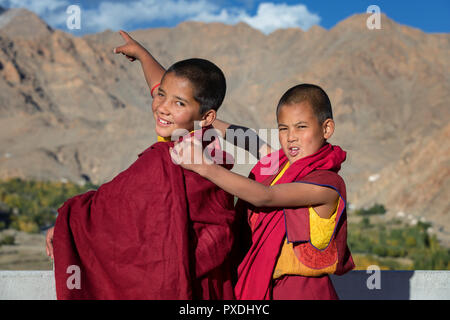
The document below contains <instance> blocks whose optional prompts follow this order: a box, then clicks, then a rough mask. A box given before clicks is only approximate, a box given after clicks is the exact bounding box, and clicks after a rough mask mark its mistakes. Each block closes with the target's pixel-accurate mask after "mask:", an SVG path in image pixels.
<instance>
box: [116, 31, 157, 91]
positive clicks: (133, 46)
mask: <svg viewBox="0 0 450 320" xmlns="http://www.w3.org/2000/svg"><path fill="white" fill-rule="evenodd" d="M119 33H120V35H121V36H122V38H123V40H125V44H124V45H122V46H119V47H117V48H114V53H116V54H117V53H121V54H123V55H125V56H126V57H127V58H128V60H130V61H131V62H133V61H135V60H139V61H140V62H141V66H142V70H143V71H144V76H145V80H146V81H147V84H148V87H149V88H150V89H153V88H154V87H155V86H156V85H158V84H159V83H161V79H162V77H163V75H164V72H165V71H166V70H165V69H164V68H163V66H161V65H160V64H159V62H158V61H157V60H156V59H155V58H154V57H153V56H152V55H151V54H150V52H148V51H147V49H145V48H144V47H143V46H142V45H141V44H140V43H139V42H137V41H136V40H134V39H133V38H132V37H131V36H130V35H129V34H128V33H126V32H125V31H123V30H120V31H119Z"/></svg>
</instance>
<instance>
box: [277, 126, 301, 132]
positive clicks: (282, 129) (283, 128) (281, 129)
mask: <svg viewBox="0 0 450 320" xmlns="http://www.w3.org/2000/svg"><path fill="white" fill-rule="evenodd" d="M296 128H297V129H305V128H308V127H307V126H304V125H299V126H297V127H296ZM278 130H280V131H285V130H287V128H285V127H282V128H278Z"/></svg>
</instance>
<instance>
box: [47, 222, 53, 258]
mask: <svg viewBox="0 0 450 320" xmlns="http://www.w3.org/2000/svg"><path fill="white" fill-rule="evenodd" d="M54 230H55V227H51V228H50V229H48V230H47V236H46V237H45V247H46V251H47V255H48V256H49V257H51V258H52V259H53V231H54Z"/></svg>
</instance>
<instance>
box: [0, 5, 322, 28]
mask: <svg viewBox="0 0 450 320" xmlns="http://www.w3.org/2000/svg"><path fill="white" fill-rule="evenodd" d="M70 4H71V3H70V1H68V0H39V1H36V0H0V6H4V7H8V8H11V7H12V8H17V7H23V8H27V9H29V10H31V11H34V12H35V13H37V14H38V15H40V16H41V17H42V18H43V19H44V20H46V21H47V23H49V24H50V25H51V26H53V27H56V28H63V29H64V28H65V26H66V19H67V13H66V8H67V7H68V6H69V5H70ZM184 20H196V21H203V22H223V23H226V24H236V23H238V22H245V23H247V24H249V25H250V26H252V27H253V28H256V29H259V30H261V31H262V32H264V33H270V32H272V31H274V30H276V29H280V28H293V27H298V28H301V29H304V30H307V29H308V28H310V27H311V26H313V25H315V24H318V23H319V22H320V17H319V16H318V15H317V14H314V13H311V12H310V11H309V10H308V8H307V7H306V6H305V5H302V4H298V5H288V4H275V3H271V2H266V3H261V4H259V6H258V9H257V12H256V14H255V15H253V16H252V15H250V14H248V13H247V11H246V10H245V9H244V8H237V7H232V8H223V9H221V8H220V7H219V6H218V5H216V4H215V3H214V1H212V0H164V1H161V0H139V1H138V0H133V1H99V3H98V6H97V7H95V8H89V9H84V8H83V7H82V6H81V28H82V31H83V33H87V32H98V31H103V30H105V29H108V28H109V29H112V30H118V29H131V28H133V26H134V25H137V24H145V23H146V22H148V23H154V22H158V21H172V22H173V21H175V22H180V21H184Z"/></svg>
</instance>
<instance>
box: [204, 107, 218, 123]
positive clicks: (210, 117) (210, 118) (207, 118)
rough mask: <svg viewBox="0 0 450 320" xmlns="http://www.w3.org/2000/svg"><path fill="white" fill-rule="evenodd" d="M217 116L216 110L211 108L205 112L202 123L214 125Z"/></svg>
mask: <svg viewBox="0 0 450 320" xmlns="http://www.w3.org/2000/svg"><path fill="white" fill-rule="evenodd" d="M216 117H217V113H216V110H213V109H210V110H208V111H206V112H205V113H204V114H203V116H202V121H201V122H200V125H201V126H202V127H207V126H209V125H212V123H213V122H214V121H215V120H216Z"/></svg>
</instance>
